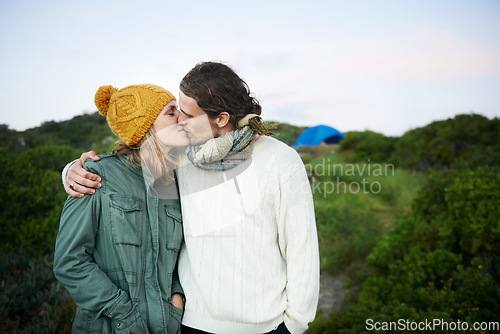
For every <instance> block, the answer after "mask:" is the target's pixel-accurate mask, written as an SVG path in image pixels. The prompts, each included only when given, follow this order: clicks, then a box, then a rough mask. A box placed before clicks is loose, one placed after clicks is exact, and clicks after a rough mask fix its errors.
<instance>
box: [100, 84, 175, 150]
mask: <svg viewBox="0 0 500 334" xmlns="http://www.w3.org/2000/svg"><path fill="white" fill-rule="evenodd" d="M172 100H175V97H174V96H173V95H172V94H171V93H170V92H169V91H167V90H165V89H164V88H162V87H159V86H156V85H152V84H144V85H132V86H127V87H125V88H122V89H120V90H118V89H117V88H115V87H113V86H102V87H99V89H98V90H97V93H96V94H95V100H94V101H95V105H96V106H97V109H99V112H100V113H101V114H102V115H104V116H106V119H107V121H108V124H109V127H110V128H111V130H112V131H113V132H114V133H115V134H116V135H117V136H119V137H120V138H122V139H123V140H124V141H125V143H126V144H127V145H129V146H132V145H135V144H137V143H138V142H139V141H140V140H141V139H142V137H144V135H145V134H146V132H147V131H148V129H149V128H150V127H151V125H152V124H153V122H154V121H155V119H156V117H158V114H159V113H160V111H161V110H162V109H163V108H164V107H165V105H167V103H169V102H170V101H172Z"/></svg>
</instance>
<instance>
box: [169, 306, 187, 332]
mask: <svg viewBox="0 0 500 334" xmlns="http://www.w3.org/2000/svg"><path fill="white" fill-rule="evenodd" d="M183 314H184V310H181V309H180V308H177V307H175V306H174V304H172V302H171V301H170V302H169V315H170V317H169V319H168V323H167V333H169V334H170V333H180V332H181V323H182V316H183Z"/></svg>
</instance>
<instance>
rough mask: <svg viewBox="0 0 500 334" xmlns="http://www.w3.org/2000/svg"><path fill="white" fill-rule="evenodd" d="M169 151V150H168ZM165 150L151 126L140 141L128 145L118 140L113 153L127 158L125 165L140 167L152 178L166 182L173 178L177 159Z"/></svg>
mask: <svg viewBox="0 0 500 334" xmlns="http://www.w3.org/2000/svg"><path fill="white" fill-rule="evenodd" d="M169 152H170V150H169ZM169 152H166V149H165V148H164V147H162V144H161V143H160V141H159V140H158V137H157V136H156V131H154V130H153V127H152V126H151V127H150V128H149V129H148V131H147V132H146V134H145V135H144V137H143V138H142V139H141V141H140V142H139V143H137V144H135V145H132V146H129V145H127V144H126V143H125V142H124V141H118V142H117V143H116V145H115V148H114V149H113V153H116V154H119V155H121V156H123V157H125V159H126V160H127V165H128V164H131V165H133V166H136V167H139V168H142V170H143V173H144V174H146V175H148V176H151V177H152V179H153V180H158V179H159V180H160V181H161V182H163V183H164V184H168V183H170V182H172V181H173V180H174V179H175V169H176V167H177V165H178V161H177V159H176V158H175V157H174V156H173V155H172V154H169Z"/></svg>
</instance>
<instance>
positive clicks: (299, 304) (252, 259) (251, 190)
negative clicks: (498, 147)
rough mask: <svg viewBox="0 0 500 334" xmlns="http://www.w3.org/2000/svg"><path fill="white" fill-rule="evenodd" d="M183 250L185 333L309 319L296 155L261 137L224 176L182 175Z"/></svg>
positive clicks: (307, 239) (311, 232) (251, 330)
mask: <svg viewBox="0 0 500 334" xmlns="http://www.w3.org/2000/svg"><path fill="white" fill-rule="evenodd" d="M178 178H179V190H180V194H181V205H182V215H183V224H184V238H185V244H184V246H183V247H182V249H181V254H180V259H179V267H178V268H179V276H180V280H181V284H182V286H183V288H184V292H185V294H186V306H185V313H184V318H183V324H184V325H186V326H189V327H193V328H197V329H201V330H204V331H207V332H212V333H230V334H244V333H248V334H255V333H265V332H268V331H271V330H273V329H274V328H275V327H276V326H278V325H279V324H280V323H281V322H283V321H284V322H285V325H286V326H287V328H288V330H289V331H290V332H291V333H294V334H295V333H303V332H304V331H305V330H306V329H307V324H308V323H309V322H310V321H312V320H313V319H314V316H315V313H316V307H317V302H318V293H319V253H318V239H317V233H316V224H315V219H314V208H313V201H312V194H311V189H310V186H309V182H308V180H307V176H306V172H305V168H304V165H303V163H302V161H301V159H300V157H299V156H298V154H297V153H296V152H295V150H293V149H292V148H290V147H288V146H286V145H285V144H283V143H281V142H280V141H278V140H275V139H273V138H269V137H260V138H259V139H258V140H257V141H256V143H255V147H254V150H253V153H252V157H251V158H250V159H248V160H247V161H246V163H244V164H242V165H240V166H238V167H236V168H234V169H231V170H228V171H225V172H222V171H212V170H204V169H200V168H197V167H195V166H193V165H192V164H191V163H190V162H189V161H188V160H187V158H186V157H185V156H184V157H183V158H181V165H180V167H179V170H178Z"/></svg>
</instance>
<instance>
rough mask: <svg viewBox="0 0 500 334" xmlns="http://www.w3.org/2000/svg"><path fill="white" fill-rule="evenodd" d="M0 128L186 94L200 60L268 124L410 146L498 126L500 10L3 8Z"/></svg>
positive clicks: (53, 4)
mask: <svg viewBox="0 0 500 334" xmlns="http://www.w3.org/2000/svg"><path fill="white" fill-rule="evenodd" d="M0 48H1V51H0V73H1V74H0V98H1V101H2V106H1V108H0V112H1V119H0V123H5V124H8V125H9V126H10V127H11V128H13V129H16V130H25V129H27V128H31V127H35V126H38V125H40V124H42V123H43V122H44V121H49V120H56V121H61V120H66V119H70V118H72V117H73V116H75V115H79V114H82V113H84V112H93V111H95V110H96V107H95V105H94V102H93V101H94V94H95V92H96V90H97V88H98V87H99V86H101V85H108V84H109V85H113V86H115V87H118V88H122V87H124V86H127V85H130V84H137V83H154V84H157V85H160V86H163V87H165V88H167V89H169V90H171V91H172V92H173V93H174V94H176V95H177V94H178V84H179V82H180V80H181V79H182V77H183V76H184V74H186V73H187V72H188V71H189V69H191V68H192V67H193V66H194V65H195V64H196V63H197V62H200V61H207V60H222V61H224V62H225V63H227V64H229V65H231V66H232V67H233V68H234V69H235V70H236V72H237V73H238V74H239V75H240V76H241V77H242V78H243V79H245V80H246V81H247V83H248V84H249V86H250V88H251V90H252V91H253V92H254V93H255V95H256V96H257V97H258V98H259V100H260V101H261V104H262V106H263V114H262V116H263V118H264V119H265V120H274V121H279V122H287V123H291V124H294V125H307V126H313V125H319V124H325V125H330V126H333V127H335V128H337V129H338V130H339V131H342V132H347V131H355V130H358V131H363V130H366V129H369V130H372V131H377V132H381V133H384V134H386V135H398V136H399V135H401V134H403V133H404V132H405V131H407V130H409V129H412V128H416V127H420V126H424V125H426V124H428V123H430V122H432V121H434V120H441V119H446V118H449V117H453V116H454V115H457V114H462V113H469V112H475V113H479V114H482V115H484V116H487V117H489V118H493V117H500V1H497V0H489V1H487V0H468V1H464V0H432V1H429V0H406V1H403V0H393V1H390V0H364V1H361V0H353V1H348V0H345V1H331V0H330V1H326V0H325V1H314V0H310V1H307V2H306V1H271V0H267V1H260V0H254V1H235V0H233V1H217V0H211V1H197V0H185V1H152V0H146V1H140V2H139V1H129V0H121V1H104V0H100V1H94V0H86V1H68V0H64V1H56V0H45V1H41V0H39V1H27V0H16V1H12V0H0Z"/></svg>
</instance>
